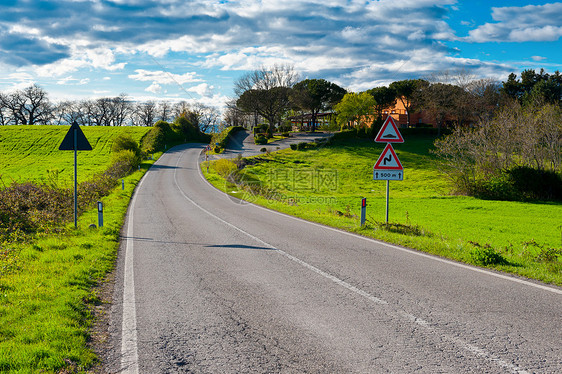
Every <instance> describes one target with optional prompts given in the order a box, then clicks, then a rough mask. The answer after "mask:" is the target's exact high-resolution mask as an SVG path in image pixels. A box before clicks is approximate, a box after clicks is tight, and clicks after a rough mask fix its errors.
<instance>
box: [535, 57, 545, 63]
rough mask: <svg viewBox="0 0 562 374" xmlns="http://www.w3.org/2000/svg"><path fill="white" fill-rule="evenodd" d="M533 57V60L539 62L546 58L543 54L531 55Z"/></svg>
mask: <svg viewBox="0 0 562 374" xmlns="http://www.w3.org/2000/svg"><path fill="white" fill-rule="evenodd" d="M531 59H532V60H533V61H537V62H538V61H544V60H546V57H543V56H531Z"/></svg>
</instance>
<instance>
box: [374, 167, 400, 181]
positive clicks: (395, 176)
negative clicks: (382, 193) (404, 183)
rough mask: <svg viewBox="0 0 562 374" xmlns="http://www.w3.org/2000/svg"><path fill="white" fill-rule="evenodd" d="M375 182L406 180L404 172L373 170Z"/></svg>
mask: <svg viewBox="0 0 562 374" xmlns="http://www.w3.org/2000/svg"><path fill="white" fill-rule="evenodd" d="M373 180H376V181H384V180H386V181H401V180H404V171H403V170H380V169H373Z"/></svg>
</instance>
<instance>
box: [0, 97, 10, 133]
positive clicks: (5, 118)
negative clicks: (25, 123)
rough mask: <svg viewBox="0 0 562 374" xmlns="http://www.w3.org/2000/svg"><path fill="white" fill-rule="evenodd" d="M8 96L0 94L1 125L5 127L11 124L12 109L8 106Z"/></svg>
mask: <svg viewBox="0 0 562 374" xmlns="http://www.w3.org/2000/svg"><path fill="white" fill-rule="evenodd" d="M7 103H8V95H5V94H3V93H2V92H0V125H2V126H5V125H8V124H9V123H10V113H11V111H10V108H9V106H8V104H7Z"/></svg>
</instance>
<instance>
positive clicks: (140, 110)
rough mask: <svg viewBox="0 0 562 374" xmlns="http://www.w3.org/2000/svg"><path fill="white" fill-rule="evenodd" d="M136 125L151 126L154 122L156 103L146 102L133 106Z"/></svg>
mask: <svg viewBox="0 0 562 374" xmlns="http://www.w3.org/2000/svg"><path fill="white" fill-rule="evenodd" d="M135 117H136V123H137V124H138V125H140V126H152V125H154V122H156V121H155V120H156V103H155V102H154V101H147V102H144V103H138V104H137V105H136V106H135Z"/></svg>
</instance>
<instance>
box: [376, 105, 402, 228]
mask: <svg viewBox="0 0 562 374" xmlns="http://www.w3.org/2000/svg"><path fill="white" fill-rule="evenodd" d="M375 142H377V143H387V144H386V147H385V148H384V150H383V151H382V153H381V155H380V156H379V158H378V160H377V162H376V163H375V166H373V180H386V223H387V224H388V211H389V195H390V181H391V180H397V181H401V180H404V168H403V167H402V163H400V160H399V159H398V156H396V152H394V148H392V144H391V143H404V138H403V137H402V135H401V134H400V131H399V130H398V126H396V122H394V119H393V118H392V117H391V116H390V115H389V116H388V117H386V120H385V121H384V124H383V125H382V127H381V129H380V131H379V132H378V134H377V136H376V137H375Z"/></svg>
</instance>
